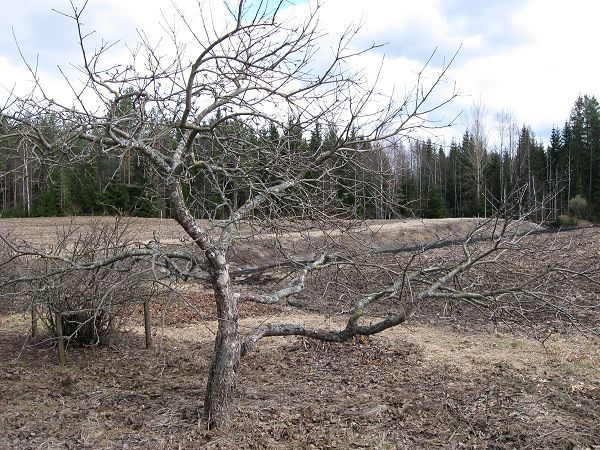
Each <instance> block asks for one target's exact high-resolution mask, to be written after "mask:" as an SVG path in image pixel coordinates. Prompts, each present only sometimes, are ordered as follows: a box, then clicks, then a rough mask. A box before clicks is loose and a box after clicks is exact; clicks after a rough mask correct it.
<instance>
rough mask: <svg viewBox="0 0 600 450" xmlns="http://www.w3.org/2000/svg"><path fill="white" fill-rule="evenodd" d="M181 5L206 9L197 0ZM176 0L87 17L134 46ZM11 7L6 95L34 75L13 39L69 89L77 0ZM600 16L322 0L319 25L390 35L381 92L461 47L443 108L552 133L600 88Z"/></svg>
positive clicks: (506, 4)
mask: <svg viewBox="0 0 600 450" xmlns="http://www.w3.org/2000/svg"><path fill="white" fill-rule="evenodd" d="M212 1H213V3H219V1H218V0H212ZM256 1H258V0H255V3H256ZM271 1H272V0H271ZM74 3H75V4H81V3H82V2H80V1H77V0H74ZM175 3H176V4H178V5H180V7H181V8H182V9H184V10H186V11H187V10H189V11H197V6H196V3H197V2H196V1H195V0H176V1H175ZM289 3H290V4H289V5H288V6H287V8H288V9H287V13H290V14H294V15H302V14H305V13H306V11H307V9H308V6H307V4H306V3H307V1H306V0H294V1H292V0H289ZM170 4H171V3H170V2H169V1H167V0H89V3H88V6H87V9H86V14H85V16H84V23H85V26H86V30H89V31H91V30H96V35H95V36H96V38H97V39H100V38H101V37H103V38H105V39H106V40H108V41H115V40H120V42H121V45H122V44H124V43H129V44H133V43H134V42H135V41H136V39H137V31H136V30H139V29H141V30H144V32H147V33H149V34H151V35H153V36H157V35H158V34H160V33H161V27H160V22H161V21H162V19H161V17H162V18H166V19H167V20H170V19H171V18H172V17H173V14H172V12H170ZM3 6H4V8H3V14H2V16H1V17H0V86H1V87H2V90H1V91H0V100H2V99H3V98H4V97H5V96H6V92H7V89H12V88H13V86H15V85H16V86H17V89H24V88H25V87H26V85H27V82H28V80H30V79H31V76H30V75H29V74H28V73H27V71H26V68H25V65H24V63H23V61H22V59H21V57H20V55H19V51H18V50H17V46H16V44H15V37H16V39H17V41H18V42H19V46H20V48H21V51H22V53H23V55H24V56H25V57H26V59H27V60H28V61H29V62H31V63H32V64H37V65H38V67H39V72H40V74H41V77H42V80H43V81H44V82H45V84H46V86H48V90H51V91H52V92H55V94H53V95H58V96H61V95H63V96H65V95H68V94H67V92H68V91H67V90H66V89H65V84H64V82H63V81H62V80H61V79H60V73H59V71H58V70H57V69H56V66H57V65H61V67H63V68H65V70H68V66H69V63H70V62H75V63H77V62H78V61H79V55H78V48H77V35H76V29H75V28H74V27H73V24H72V22H71V21H70V20H69V19H68V18H66V17H64V16H62V15H61V14H59V13H58V12H56V11H55V10H58V11H63V12H69V10H70V6H69V2H68V1H66V0H4V1H3ZM599 18H600V1H597V0H569V1H568V2H567V1H565V0H418V1H414V0H411V1H408V0H368V1H365V0H324V1H323V7H322V10H321V12H320V24H321V28H322V30H323V31H324V32H326V33H327V34H328V36H330V37H334V36H337V35H339V34H340V33H341V32H343V30H344V29H345V28H346V27H347V26H348V25H357V24H362V26H361V30H360V33H359V35H358V36H357V38H356V40H355V41H354V45H356V46H358V47H361V46H363V47H364V46H369V45H371V44H383V43H385V44H386V45H385V46H383V47H382V48H379V49H377V50H376V51H375V52H372V53H371V54H370V55H367V56H365V57H364V58H363V59H362V60H360V61H356V62H355V64H357V67H362V68H367V69H372V70H373V73H374V72H375V70H376V69H377V68H378V67H379V63H380V62H381V60H382V58H383V59H384V70H383V74H382V76H381V83H382V84H381V89H383V90H387V91H389V92H391V91H392V89H394V90H395V92H401V91H402V90H403V88H404V86H406V85H410V83H411V81H412V79H411V77H412V76H413V75H414V72H415V71H416V70H417V69H418V68H419V67H420V66H422V64H423V63H424V61H426V60H427V59H428V58H429V57H430V55H431V53H432V52H433V51H434V50H435V49H437V51H436V54H435V57H434V59H433V62H432V69H433V70H436V69H439V67H440V66H442V65H443V63H444V61H447V60H448V59H449V58H451V57H452V55H453V54H454V53H455V52H456V50H457V49H458V48H459V47H460V46H461V45H462V47H461V50H460V52H459V54H458V56H457V58H456V60H455V62H454V63H453V65H452V66H451V69H450V72H449V76H448V79H447V81H448V86H453V85H454V83H456V86H457V87H458V89H459V90H460V92H461V93H462V96H461V97H460V98H459V99H457V100H456V101H455V102H454V103H453V104H452V105H451V106H450V107H448V108H447V109H446V110H445V111H444V115H445V116H446V117H452V116H453V115H455V114H457V113H459V112H460V111H465V112H468V110H469V109H470V107H471V105H472V103H473V102H474V101H476V102H479V101H481V102H482V103H483V104H484V105H485V108H486V110H487V112H488V128H489V129H488V133H489V134H490V135H493V134H494V124H493V118H494V114H495V113H496V112H499V111H500V110H502V109H504V110H510V111H511V112H512V113H513V114H514V115H515V116H516V118H517V121H518V123H519V124H528V125H530V126H531V127H532V129H533V131H534V133H535V134H536V135H537V136H539V137H541V138H543V139H544V140H545V141H546V142H547V137H548V135H549V133H550V129H551V127H552V126H553V125H558V126H561V125H562V124H563V123H564V121H565V119H566V118H567V116H568V114H569V111H570V109H571V106H572V105H573V102H574V101H575V99H576V97H577V95H578V94H579V93H582V94H590V95H595V96H596V97H600V81H599V80H600V77H599V74H600V58H598V52H597V42H598V38H597V36H596V35H597V31H596V29H597V22H598V19H599ZM13 34H14V37H13ZM324 45H325V46H326V45H327V43H326V41H325V43H324ZM467 117H468V114H466V113H465V114H463V116H462V117H461V118H460V119H459V122H458V123H457V125H456V126H455V127H454V128H452V129H451V130H448V131H445V132H444V133H441V135H440V138H441V139H444V140H446V142H447V141H448V140H449V139H450V138H451V137H452V136H460V135H461V134H462V132H463V130H464V125H465V124H464V122H465V121H466V118H467ZM490 140H491V141H493V136H491V137H490Z"/></svg>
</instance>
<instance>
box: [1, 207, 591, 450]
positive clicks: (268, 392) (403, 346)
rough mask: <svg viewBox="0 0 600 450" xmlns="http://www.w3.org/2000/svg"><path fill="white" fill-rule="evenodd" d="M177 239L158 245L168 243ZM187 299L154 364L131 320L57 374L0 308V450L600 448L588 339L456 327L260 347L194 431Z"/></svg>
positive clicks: (255, 311)
mask: <svg viewBox="0 0 600 450" xmlns="http://www.w3.org/2000/svg"><path fill="white" fill-rule="evenodd" d="M60 220H66V219H60ZM78 220H83V219H78ZM105 220H110V219H105ZM161 223H163V224H164V222H153V221H148V222H145V221H140V222H139V233H147V236H149V238H151V236H152V232H151V231H149V230H150V229H151V227H152V226H155V225H160V224H161ZM18 224H19V222H15V223H8V224H7V221H4V220H3V221H0V227H7V226H10V227H12V228H13V229H14V230H15V231H14V232H17V230H18V232H19V233H23V234H24V235H27V234H29V235H30V236H43V235H45V236H46V238H47V236H48V235H49V234H50V233H53V232H54V231H55V230H56V228H54V227H55V226H56V220H55V219H42V220H41V221H40V222H39V223H36V221H35V220H31V221H27V222H23V225H22V226H18V227H17V226H15V225H18ZM84 225H85V221H82V226H84ZM379 225H383V226H384V227H387V229H388V230H387V233H388V237H387V238H379V239H384V240H385V239H390V242H391V240H393V239H395V237H393V236H392V237H390V236H389V234H390V233H392V234H393V235H394V236H396V235H399V234H402V233H412V234H410V239H413V240H414V241H418V240H419V239H421V240H422V241H423V242H425V241H427V240H429V239H431V237H432V236H433V237H434V239H437V238H438V237H439V236H440V233H441V231H440V230H441V229H443V228H444V227H449V228H448V230H449V234H452V233H458V232H460V231H461V229H460V225H456V224H454V228H453V227H452V224H448V222H439V224H438V225H436V226H434V225H433V222H432V223H428V224H427V225H428V227H426V228H427V229H426V230H423V228H422V224H421V228H420V227H419V226H415V227H414V230H415V231H412V232H411V231H410V227H409V226H406V227H403V226H402V222H401V221H397V222H395V223H384V224H378V226H379ZM436 227H437V228H436ZM178 232H179V231H178V230H177V229H176V227H172V228H168V229H161V233H163V235H165V236H166V235H168V236H170V238H172V239H174V240H177V239H179V237H180V236H179V235H178V234H177V233H178ZM594 236H597V235H594ZM41 239H42V238H40V242H41ZM403 239H406V236H403ZM382 242H383V241H382ZM591 244H593V245H588V246H586V247H585V248H584V247H579V248H580V250H581V251H583V252H587V253H586V255H589V257H590V258H595V257H598V255H599V253H598V247H599V245H600V243H599V242H591ZM599 296H600V294H599ZM185 297H186V300H187V301H186V302H165V303H155V304H153V306H152V316H153V326H154V332H155V337H154V342H155V347H154V348H153V349H152V350H146V349H144V347H143V344H144V339H143V327H142V326H141V323H142V322H141V318H140V311H139V307H134V308H132V310H131V311H130V314H131V317H130V319H129V320H128V321H127V322H126V323H125V328H124V330H123V331H122V332H121V333H120V334H118V335H117V336H115V338H114V339H113V341H112V344H111V345H109V346H106V347H102V348H95V347H93V348H70V349H69V350H68V353H67V361H68V364H67V367H66V368H60V367H59V366H58V361H57V354H56V349H55V348H54V346H53V345H52V342H50V341H47V340H44V337H40V338H38V339H37V340H35V341H32V340H31V339H28V338H27V334H28V325H29V322H28V318H27V317H26V315H23V314H17V313H15V311H13V310H11V309H10V308H8V307H5V308H4V309H1V308H0V399H1V400H2V402H1V404H2V409H0V449H3V448H10V449H12V448H19V449H21V448H24V449H29V448H31V449H33V448H48V449H63V448H67V449H75V448H77V449H79V448H94V449H103V448H107V449H108V448H144V449H162V448H164V449H167V448H168V449H170V448H189V449H194V448H211V449H239V448H256V449H259V448H260V449H262V448H274V449H280V448H314V449H322V448H332V449H333V448H335V449H337V448H343V449H347V448H348V449H351V448H376V449H395V448H399V449H401V448H411V449H413V448H440V447H441V448H497V449H503V448H536V449H537V448H590V449H597V448H600V339H598V338H597V337H591V336H588V337H586V336H582V335H581V334H578V333H575V332H563V333H554V334H550V335H544V337H543V339H541V340H536V339H534V337H532V336H530V335H528V334H525V333H522V332H521V331H520V330H515V331H513V332H508V331H507V330H506V329H503V331H502V332H498V331H497V330H496V331H495V330H494V328H493V327H485V326H481V325H480V324H479V322H475V321H473V320H471V316H470V315H469V314H468V312H467V314H465V315H464V317H463V318H462V320H461V321H456V320H448V319H443V318H440V317H439V316H438V315H437V313H432V314H431V316H427V315H426V314H425V313H423V314H421V316H420V317H419V320H418V321H417V322H416V324H414V325H410V324H409V325H408V326H407V327H397V328H395V329H392V330H388V331H386V332H385V333H382V334H380V335H377V336H375V337H372V338H370V339H365V338H360V339H357V340H355V341H354V342H349V343H346V344H324V343H320V342H315V341H311V340H306V339H298V338H272V339H269V340H264V341H261V342H260V343H259V345H258V347H257V348H256V349H255V350H254V351H253V352H252V353H251V354H250V355H248V356H247V357H246V358H245V359H244V360H243V362H242V366H241V369H240V377H239V379H240V382H239V390H238V393H237V398H236V401H235V408H234V411H233V412H232V416H231V420H230V425H229V426H228V427H225V428H222V429H219V430H212V431H208V430H206V429H205V428H204V424H203V422H202V420H201V419H200V415H201V414H200V413H201V410H202V403H203V396H204V388H205V386H204V383H205V380H206V376H207V371H208V367H209V364H210V356H211V350H212V339H213V337H214V330H215V328H216V323H215V322H214V320H212V317H214V312H213V310H212V308H213V307H212V303H211V298H210V295H209V294H207V293H204V292H202V291H200V290H197V289H190V291H189V292H186V294H185ZM5 306H6V305H5ZM318 310H319V311H318ZM317 311H318V312H322V311H325V312H326V313H329V314H328V315H325V316H323V315H322V314H317ZM241 314H242V316H243V321H242V327H243V329H250V328H252V327H255V326H256V325H257V324H258V323H260V322H261V321H265V320H270V321H285V322H290V321H302V322H308V323H311V324H313V325H319V326H330V327H339V326H341V323H340V321H339V319H338V316H336V315H334V314H333V310H328V309H327V307H326V305H324V306H322V307H319V306H318V305H317V304H314V303H313V304H311V305H306V304H304V305H303V306H302V307H300V308H295V307H291V306H260V305H242V311H241ZM542 340H543V342H541V341H542Z"/></svg>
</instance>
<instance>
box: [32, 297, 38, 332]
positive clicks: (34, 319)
mask: <svg viewBox="0 0 600 450" xmlns="http://www.w3.org/2000/svg"><path fill="white" fill-rule="evenodd" d="M37 325H38V314H37V309H36V307H35V303H34V304H32V305H31V337H32V338H35V337H36V336H37V332H38V327H37Z"/></svg>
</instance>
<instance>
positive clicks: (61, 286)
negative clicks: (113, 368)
mask: <svg viewBox="0 0 600 450" xmlns="http://www.w3.org/2000/svg"><path fill="white" fill-rule="evenodd" d="M126 228H127V223H125V222H124V221H123V220H120V219H117V220H116V221H115V223H114V224H110V225H107V224H98V223H96V224H92V226H90V227H85V228H81V227H74V228H73V227H71V228H66V229H63V230H61V231H60V232H59V234H58V236H57V237H56V239H55V240H54V241H53V242H52V244H51V251H50V252H48V253H47V256H45V257H37V258H35V259H34V260H33V261H31V264H30V268H29V273H30V275H31V277H32V278H33V279H34V280H35V282H34V283H33V284H31V285H30V287H29V289H28V293H29V298H30V302H31V304H32V305H35V307H36V308H37V310H38V313H39V315H40V318H41V319H42V321H43V322H44V323H45V324H46V325H47V327H48V329H49V330H50V332H51V333H52V334H53V335H54V336H57V334H58V333H57V329H56V317H58V315H57V314H59V315H60V317H62V320H61V324H62V330H63V335H64V336H65V337H66V338H67V339H68V342H69V343H71V344H79V345H99V344H104V343H106V342H107V340H108V338H109V337H110V336H111V334H112V333H113V331H114V330H115V328H116V327H117V326H118V324H119V323H120V320H119V319H120V317H121V316H122V313H123V311H124V310H125V309H126V307H127V306H129V305H131V304H134V303H141V302H144V301H145V300H148V299H149V298H150V297H151V296H152V295H153V292H154V286H153V283H152V277H151V276H150V275H151V271H150V270H149V268H148V264H147V262H146V261H145V260H144V259H142V258H137V259H136V258H124V259H117V260H116V261H114V262H112V263H111V264H106V265H98V266H97V267H94V263H95V262H98V261H101V260H106V259H109V258H112V257H114V256H115V255H119V254H121V253H123V252H125V251H127V250H128V249H130V248H132V243H131V242H130V241H128V240H127V239H126V238H125V236H126V233H125V231H126ZM90 266H92V267H90Z"/></svg>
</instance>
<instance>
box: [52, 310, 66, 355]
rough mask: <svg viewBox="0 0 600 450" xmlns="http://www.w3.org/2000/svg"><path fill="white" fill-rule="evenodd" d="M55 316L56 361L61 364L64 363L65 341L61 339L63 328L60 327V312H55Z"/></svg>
mask: <svg viewBox="0 0 600 450" xmlns="http://www.w3.org/2000/svg"><path fill="white" fill-rule="evenodd" d="M54 317H55V319H54V320H55V321H56V334H57V335H58V362H59V363H60V365H61V366H64V365H66V361H65V341H64V340H63V329H62V314H61V313H59V312H57V313H56V315H55V316H54Z"/></svg>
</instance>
